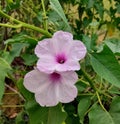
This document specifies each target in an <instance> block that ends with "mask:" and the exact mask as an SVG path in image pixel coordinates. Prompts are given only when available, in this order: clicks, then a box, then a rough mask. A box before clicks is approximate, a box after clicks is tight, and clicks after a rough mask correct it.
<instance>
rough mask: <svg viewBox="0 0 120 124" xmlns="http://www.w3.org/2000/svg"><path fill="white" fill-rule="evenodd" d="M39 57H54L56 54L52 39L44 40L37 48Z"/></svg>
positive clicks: (36, 51) (36, 52)
mask: <svg viewBox="0 0 120 124" xmlns="http://www.w3.org/2000/svg"><path fill="white" fill-rule="evenodd" d="M35 54H36V55H37V57H39V58H41V57H45V56H46V55H50V56H52V55H53V54H54V49H53V44H52V38H48V39H44V40H42V41H40V42H39V43H38V45H37V46H36V48H35Z"/></svg>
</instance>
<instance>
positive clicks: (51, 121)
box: [25, 100, 66, 124]
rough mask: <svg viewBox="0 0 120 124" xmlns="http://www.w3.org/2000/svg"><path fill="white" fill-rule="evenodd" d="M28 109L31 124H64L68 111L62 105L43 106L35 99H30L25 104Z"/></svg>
mask: <svg viewBox="0 0 120 124" xmlns="http://www.w3.org/2000/svg"><path fill="white" fill-rule="evenodd" d="M25 108H26V110H27V111H28V114H29V118H30V124H62V122H64V121H65V119H66V113H65V112H63V111H62V107H61V106H60V105H57V106H55V107H50V108H48V107H41V106H40V105H39V104H37V103H36V102H35V101H33V100H32V101H28V102H27V104H26V105H25Z"/></svg>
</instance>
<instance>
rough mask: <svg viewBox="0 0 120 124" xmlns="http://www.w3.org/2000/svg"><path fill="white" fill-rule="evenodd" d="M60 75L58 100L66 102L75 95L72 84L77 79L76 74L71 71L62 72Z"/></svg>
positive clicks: (75, 91)
mask: <svg viewBox="0 0 120 124" xmlns="http://www.w3.org/2000/svg"><path fill="white" fill-rule="evenodd" d="M61 76H62V81H61V83H59V101H60V102H62V103H68V102H71V101H73V100H74V99H75V97H76V96H77V88H76V87H75V85H74V84H75V83H76V81H77V80H78V76H77V74H76V73H75V72H73V71H69V72H65V73H62V74H61Z"/></svg>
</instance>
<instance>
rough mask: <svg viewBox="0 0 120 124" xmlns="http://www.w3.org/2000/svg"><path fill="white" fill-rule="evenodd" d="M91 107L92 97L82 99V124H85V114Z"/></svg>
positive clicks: (79, 111)
mask: <svg viewBox="0 0 120 124" xmlns="http://www.w3.org/2000/svg"><path fill="white" fill-rule="evenodd" d="M90 105H91V99H90V97H83V98H82V99H80V102H79V104H78V114H79V117H80V122H81V124H83V121H84V117H85V114H86V112H87V110H88V108H89V107H90Z"/></svg>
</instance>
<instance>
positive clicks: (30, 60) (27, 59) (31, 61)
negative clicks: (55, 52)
mask: <svg viewBox="0 0 120 124" xmlns="http://www.w3.org/2000/svg"><path fill="white" fill-rule="evenodd" d="M22 58H23V60H24V62H25V65H28V66H31V65H33V64H34V63H35V62H36V61H37V59H38V58H37V57H36V56H35V55H31V54H27V53H26V54H23V55H22Z"/></svg>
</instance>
